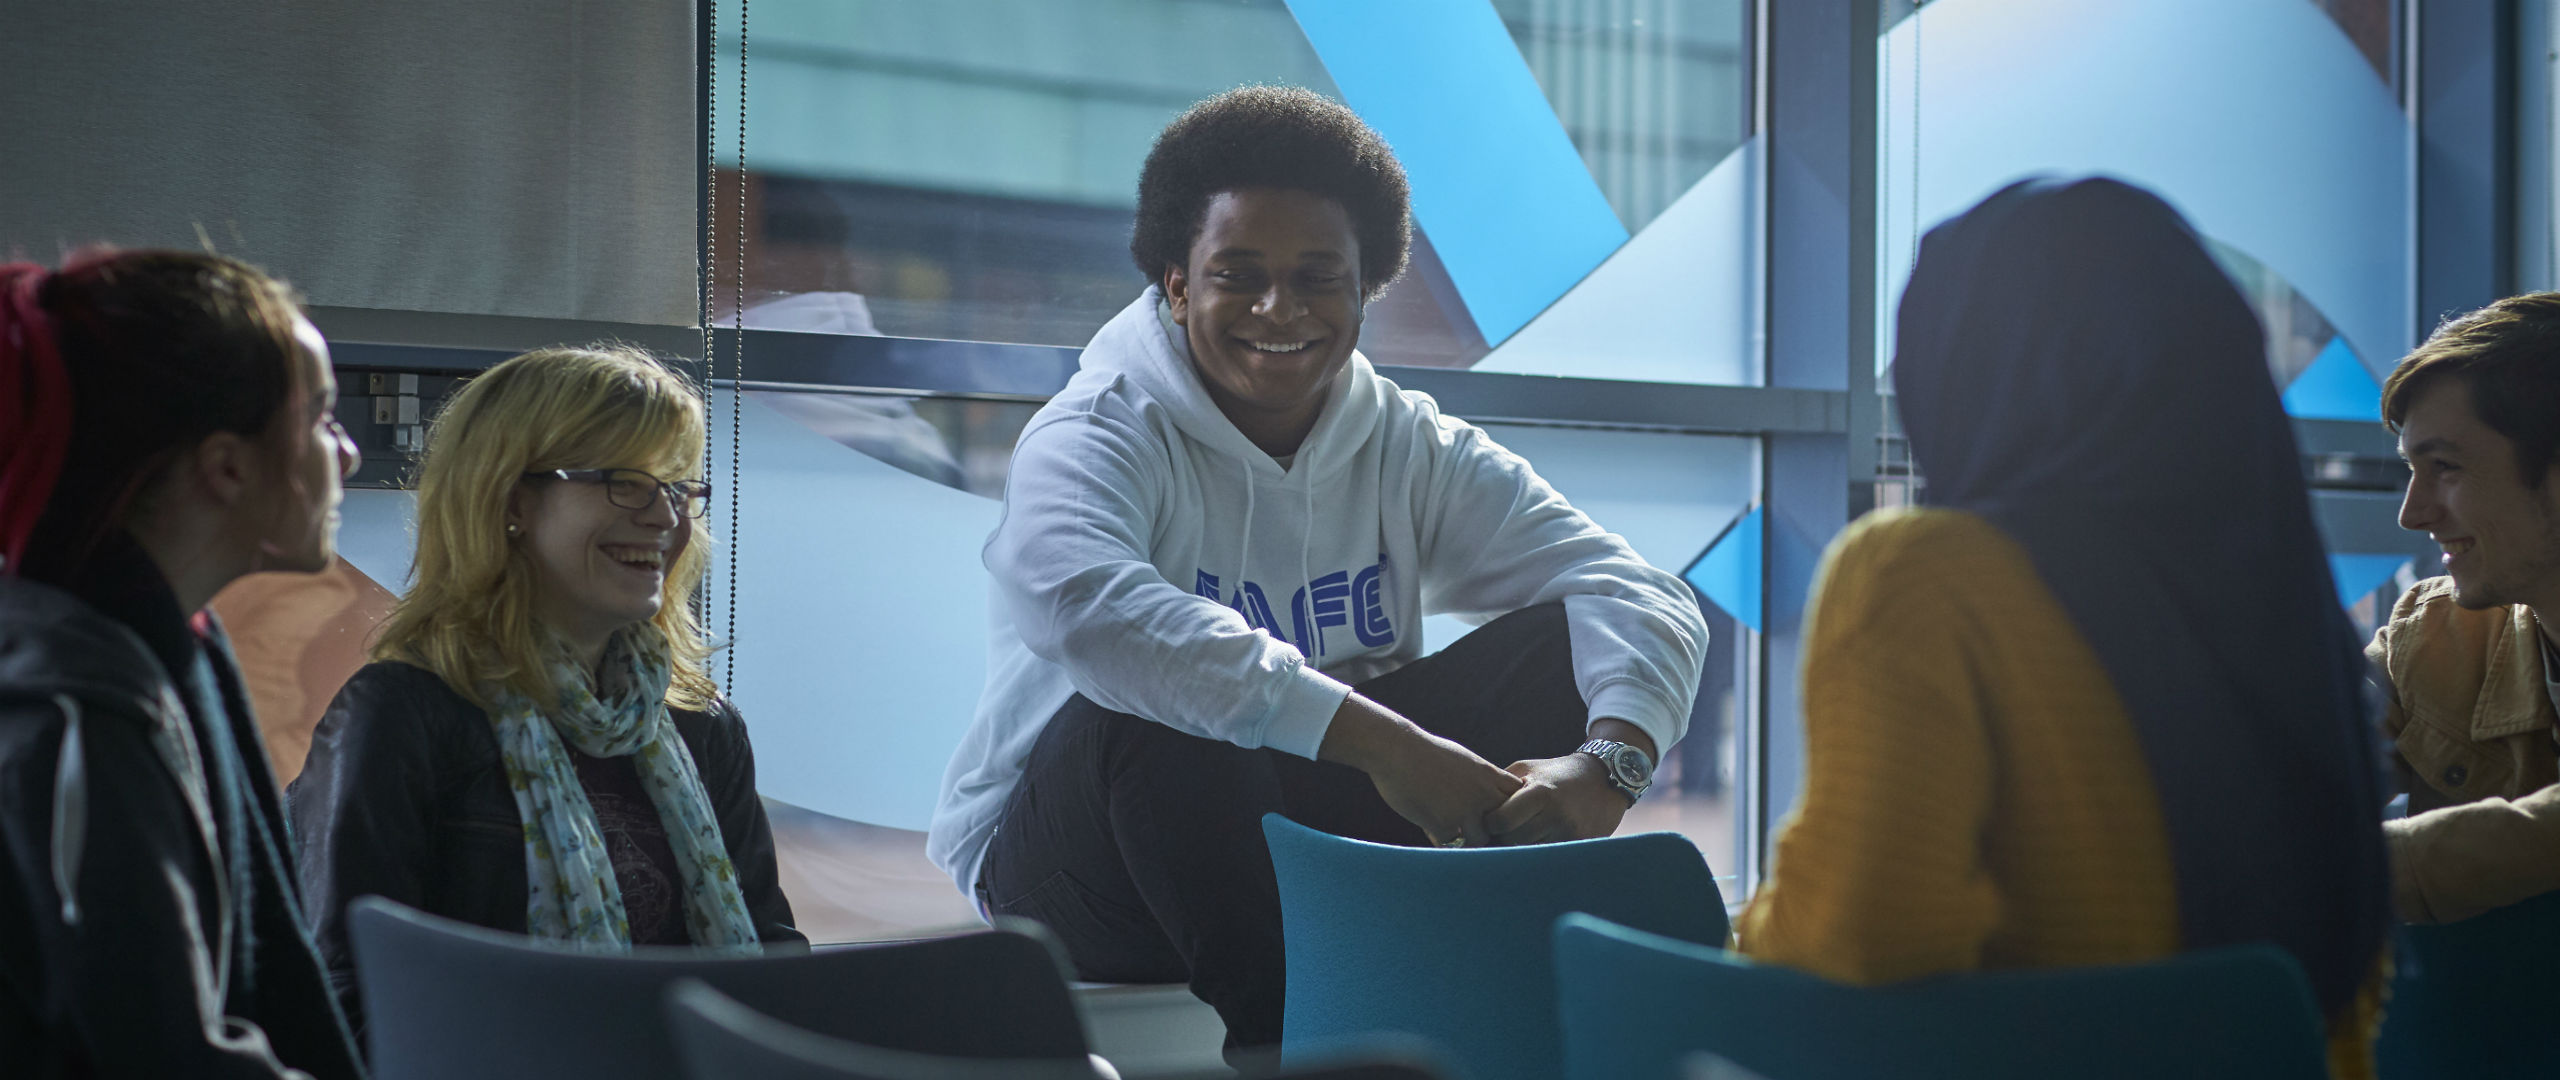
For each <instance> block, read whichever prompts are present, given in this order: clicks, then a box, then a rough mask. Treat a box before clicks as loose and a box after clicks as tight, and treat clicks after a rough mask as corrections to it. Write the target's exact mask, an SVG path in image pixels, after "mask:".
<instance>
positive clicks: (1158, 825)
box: [930, 87, 1707, 1048]
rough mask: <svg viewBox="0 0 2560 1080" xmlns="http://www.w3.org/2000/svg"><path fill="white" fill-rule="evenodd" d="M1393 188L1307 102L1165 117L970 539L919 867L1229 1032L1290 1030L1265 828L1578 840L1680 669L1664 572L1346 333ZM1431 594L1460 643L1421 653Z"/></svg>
mask: <svg viewBox="0 0 2560 1080" xmlns="http://www.w3.org/2000/svg"><path fill="white" fill-rule="evenodd" d="M1408 203H1409V198H1408V194H1407V188H1406V183H1405V177H1404V171H1403V168H1402V166H1400V165H1399V164H1398V163H1397V162H1396V160H1395V157H1394V155H1393V154H1392V153H1391V152H1390V151H1389V150H1388V148H1387V146H1386V144H1385V142H1384V141H1383V140H1382V139H1380V138H1379V136H1378V135H1377V133H1376V132H1374V131H1372V130H1370V128H1369V127H1368V126H1367V125H1366V124H1364V123H1362V122H1361V120H1360V119H1359V117H1358V116H1356V115H1355V114H1353V113H1352V112H1351V110H1349V109H1347V108H1345V107H1343V106H1341V105H1339V104H1336V103H1334V102H1332V101H1328V100H1326V99H1325V98H1323V97H1320V96H1318V95H1316V94H1313V93H1309V92H1307V91H1304V90H1294V89H1281V88H1272V87H1246V88H1243V89H1238V90H1234V91H1230V92H1228V93H1225V94H1221V95H1219V96H1217V97H1213V98H1210V99H1208V100H1206V101H1203V102H1201V103H1199V104H1198V105H1196V106H1194V107H1193V108H1192V109H1191V110H1190V111H1188V112H1187V113H1185V114H1184V115H1182V116H1181V117H1180V118H1179V119H1177V120H1175V121H1174V122H1173V124H1172V125H1171V126H1169V127H1167V128H1166V129H1165V131H1164V133H1163V134H1162V135H1161V136H1159V137H1158V139H1157V141H1156V144H1155V148H1154V150H1153V151H1152V152H1151V153H1150V154H1149V155H1148V157H1147V161H1146V165H1145V168H1144V171H1143V173H1142V175H1141V177H1140V179H1139V182H1138V211H1137V225H1136V230H1135V234H1134V236H1133V238H1132V240H1131V243H1130V253H1131V255H1132V256H1133V257H1134V258H1135V260H1136V262H1137V265H1138V268H1139V270H1140V271H1141V272H1143V273H1144V274H1145V276H1146V280H1147V281H1148V285H1147V286H1146V289H1145V291H1144V292H1143V293H1142V294H1140V295H1139V296H1138V298H1137V299H1136V300H1135V301H1134V302H1133V303H1131V304H1130V305H1129V307H1128V308H1127V309H1126V310H1124V311H1122V312H1121V313H1120V314H1119V315H1118V316H1117V317H1115V318H1113V319H1112V320H1111V321H1110V323H1109V324H1108V325H1105V326H1104V327H1103V328H1102V330H1101V331H1100V332H1099V333H1097V334H1096V335H1095V336H1094V338H1093V341H1092V343H1091V344H1090V345H1088V346H1087V347H1086V348H1085V351H1084V355H1083V359H1082V362H1081V370H1080V372H1079V373H1078V374H1077V375H1076V376H1075V378H1074V379H1073V380H1071V381H1070V382H1069V383H1068V384H1067V387H1066V389H1065V390H1063V391H1062V392H1060V393H1059V394H1058V395H1057V396H1056V397H1055V398H1054V399H1052V400H1051V401H1050V402H1049V404H1048V405H1047V406H1046V407H1045V408H1043V409H1041V410H1040V412H1039V414H1038V415H1037V416H1035V417H1034V418H1033V419H1032V421H1031V423H1030V425H1029V426H1028V427H1026V428H1025V429H1024V430H1023V433H1022V438H1021V441H1020V443H1019V444H1018V445H1017V447H1016V449H1015V451H1014V457H1013V471H1012V476H1011V478H1010V480H1009V482H1008V484H1007V487H1006V491H1005V500H1004V504H1005V506H1004V517H1003V520H1002V522H1001V524H999V525H998V526H997V528H996V531H995V534H994V536H992V537H991V538H990V539H989V540H988V542H987V547H986V553H985V558H986V565H987V570H988V572H989V573H990V574H991V575H992V576H993V579H994V580H993V585H994V590H993V591H994V595H995V597H996V600H995V603H994V605H993V607H994V610H993V612H992V621H993V628H992V629H993V633H992V635H991V636H992V640H993V644H992V646H991V651H990V655H989V658H988V659H989V663H988V680H987V686H986V690H985V692H984V695H983V697H982V698H981V699H980V702H979V708H978V714H977V718H976V721H975V723H974V724H973V726H972V727H971V729H970V731H969V734H968V735H967V737H966V738H965V739H964V741H963V742H962V744H961V747H960V749H959V751H958V753H957V754H956V755H955V757H954V759H953V761H952V763H951V766H950V770H949V772H948V773H947V774H946V776H945V778H944V781H943V796H942V801H941V805H940V807H939V808H938V810H937V811H936V813H935V816H934V822H933V829H932V837H931V845H930V850H931V853H932V855H933V856H934V858H935V859H936V860H937V861H938V862H939V863H940V864H941V865H942V867H943V868H944V869H945V870H947V871H949V872H950V873H951V874H952V876H953V878H954V880H955V881H957V882H958V883H959V885H960V887H961V888H962V889H963V890H965V891H968V892H970V893H972V894H973V895H975V896H976V897H977V899H978V901H979V903H980V905H981V906H982V908H983V910H985V911H986V912H988V913H990V914H1002V915H1015V916H1023V917H1028V918H1032V919H1036V920H1038V921H1040V922H1042V923H1045V924H1047V925H1048V926H1049V927H1050V928H1051V929H1052V930H1054V931H1055V932H1056V933H1057V935H1058V937H1059V938H1060V939H1062V940H1063V941H1064V942H1065V943H1066V946H1067V949H1068V952H1069V953H1070V955H1071V956H1072V957H1073V959H1074V961H1075V965H1076V967H1077V969H1078V971H1079V973H1080V974H1081V975H1082V976H1083V977H1084V978H1087V979H1094V980H1103V981H1114V982H1171V981H1187V982H1188V983H1190V985H1191V988H1192V990H1193V991H1194V992H1195V993H1196V994H1198V995H1199V996H1200V998H1201V999H1203V1000H1205V1001H1207V1002H1208V1003H1209V1004H1210V1005H1212V1006H1214V1007H1215V1008H1216V1009H1217V1010H1218V1012H1219V1014H1220V1016H1222V1017H1223V1018H1224V1019H1225V1021H1226V1024H1227V1028H1228V1045H1229V1046H1230V1048H1247V1047H1256V1046H1264V1045H1269V1044H1274V1043H1277V1042H1278V1041H1279V1039H1280V1031H1281V1005H1282V988H1283V977H1282V972H1283V959H1282V946H1281V931H1280V909H1279V897H1278V892H1277V888H1276V886H1275V884H1274V882H1273V875H1272V868H1271V861H1270V858H1269V855H1268V853H1267V852H1266V850H1265V848H1264V844H1263V838H1262V824H1261V819H1262V816H1263V815H1264V814H1265V813H1268V812H1278V813H1281V814H1284V815H1286V816H1288V817H1290V818H1292V819H1294V820H1296V821H1298V822H1300V823H1303V824H1306V825H1309V826H1312V827H1314V828H1318V829H1323V830H1326V831H1328V832H1332V833H1336V834H1339V835H1343V836H1349V837H1355V838H1358V839H1362V840H1370V841H1376V842H1381V843H1391V844H1406V845H1420V844H1437V845H1440V846H1444V847H1457V846H1482V845H1488V844H1532V843H1545V842H1551V841H1560V840H1576V839H1586V838H1591V837H1598V836H1606V835H1608V834H1609V833H1610V832H1611V831H1612V830H1614V829H1615V828H1616V827H1617V825H1618V822H1619V819H1620V818H1621V817H1622V816H1623V815H1624V814H1625V813H1626V811H1627V809H1628V808H1629V807H1630V806H1631V805H1632V804H1633V803H1634V801H1635V799H1636V798H1637V797H1638V796H1640V795H1641V794H1642V793H1643V791H1644V788H1645V786H1646V785H1647V784H1648V783H1649V782H1650V779H1651V774H1652V768H1653V762H1655V761H1657V760H1659V758H1660V755H1661V753H1662V751H1663V750H1664V749H1666V748H1668V747H1669V746H1670V745H1671V744H1672V743H1673V742H1675V741H1676V740H1678V739H1679V738H1680V736H1681V733H1682V731H1683V730H1684V729H1685V727H1686V726H1687V722H1688V717H1689V711H1690V704H1691V699H1692V697H1693V696H1694V695H1695V693H1696V688H1697V685H1698V676H1699V669H1700V664H1701V662H1702V658H1703V656H1704V655H1705V649H1706V633H1707V631H1706V625H1705V622H1704V620H1703V619H1702V617H1701V616H1700V614H1699V611H1698V608H1697V603H1696V600H1695V599H1694V598H1693V596H1692V594H1691V593H1690V591H1689V590H1688V588H1687V586H1686V585H1685V584H1683V583H1682V582H1681V581H1680V580H1679V579H1678V578H1677V577H1674V576H1673V575H1671V574H1668V573H1665V572H1663V571H1662V570H1659V569H1656V568H1654V567H1652V566H1649V565H1647V564H1646V563H1645V562H1644V560H1643V559H1642V558H1640V557H1638V556H1637V555H1636V554H1635V552H1634V551H1633V550H1631V549H1630V548H1629V547H1628V546H1627V544H1626V542H1625V541H1623V540H1621V539H1619V538H1618V537H1617V536H1614V535H1612V534H1610V533H1608V532H1607V531H1605V530H1603V529H1601V528H1600V527H1599V526H1598V525H1596V524H1594V523H1593V522H1592V521H1591V519H1590V518H1588V517H1586V516H1584V515H1583V514H1582V513H1581V512H1580V511H1578V510H1575V509H1574V508H1573V507H1572V506H1571V505H1568V504H1567V503H1566V502H1565V500H1564V499H1563V498H1562V497H1561V496H1559V495H1558V494H1557V493H1556V491H1555V489H1553V488H1551V487H1549V486H1548V485H1547V484H1546V482H1545V481H1543V480H1541V479H1539V477H1538V475H1537V473H1536V472H1534V471H1532V470H1531V469H1530V467H1529V464H1528V462H1526V461H1523V460H1521V459H1520V458H1519V457H1518V456H1517V455H1514V454H1512V453H1510V452H1509V451H1507V450H1504V449H1503V448H1502V447H1501V446H1499V445H1497V444H1495V443H1494V441H1493V440H1492V439H1491V438H1489V437H1487V436H1486V435H1485V433H1484V432H1483V431H1481V430H1479V429H1478V428H1476V427H1474V426H1473V425H1470V424H1468V423H1466V422H1465V421H1462V420H1459V419H1456V418H1454V417H1450V416H1446V415H1443V414H1442V413H1441V412H1440V410H1439V408H1438V406H1437V405H1436V404H1435V403H1434V402H1433V401H1432V400H1431V398H1430V397H1429V396H1428V395H1425V394H1421V393H1417V392H1414V391H1410V390H1400V389H1398V388H1397V387H1396V385H1395V384H1394V383H1392V382H1390V381H1388V380H1387V379H1386V378H1384V377H1383V376H1381V375H1380V374H1379V373H1378V372H1377V371H1376V369H1374V368H1372V367H1371V366H1370V363H1369V361H1368V360H1367V359H1365V358H1364V357H1362V356H1361V355H1360V353H1359V352H1358V351H1357V348H1356V347H1357V345H1358V344H1359V339H1360V327H1361V320H1362V315H1363V313H1364V311H1365V309H1366V307H1367V305H1368V304H1369V302H1371V301H1373V300H1375V299H1376V298H1377V297H1378V296H1379V294H1380V293H1382V292H1384V291H1385V290H1386V288H1387V286H1388V285H1389V284H1391V283H1392V282H1394V281H1395V279H1396V277H1397V275H1398V274H1400V273H1401V272H1402V271H1403V269H1404V265H1405V256H1406V249H1407V247H1408V246H1409V243H1410V240H1411V235H1412V231H1411V226H1410V224H1409V222H1408V214H1409V209H1408ZM1442 612H1446V613H1452V614H1456V615H1460V616H1463V617H1466V618H1468V619H1469V620H1471V621H1474V622H1478V623H1480V624H1481V626H1480V627H1479V628H1478V629H1477V630H1475V631H1474V632H1472V633H1470V634H1468V635H1467V636H1466V637H1464V638H1462V639H1460V640H1459V641H1457V642H1455V643H1453V644H1451V645H1450V646H1449V647H1447V648H1445V649H1443V650H1441V651H1440V652H1439V653H1437V654H1435V655H1430V656H1425V655H1424V653H1423V644H1422V637H1421V630H1422V620H1423V617H1424V616H1425V615H1428V614H1435V613H1442ZM1451 900H1452V902H1453V903H1462V902H1465V898H1459V897H1453V898H1451Z"/></svg>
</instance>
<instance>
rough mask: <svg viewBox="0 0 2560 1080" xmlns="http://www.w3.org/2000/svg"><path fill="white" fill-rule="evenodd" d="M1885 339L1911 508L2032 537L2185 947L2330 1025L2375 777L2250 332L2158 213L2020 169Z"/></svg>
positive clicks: (2106, 183)
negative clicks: (2272, 987) (2138, 750)
mask: <svg viewBox="0 0 2560 1080" xmlns="http://www.w3.org/2000/svg"><path fill="white" fill-rule="evenodd" d="M1898 326H1899V331H1900V340H1899V343H1898V349H1897V355H1896V359H1895V365H1896V368H1895V372H1894V387H1895V389H1896V391H1897V392H1898V394H1899V397H1900V403H1901V409H1902V419H1903V424H1904V427H1905V428H1906V430H1907V431H1908V432H1909V435H1910V439H1911V453H1912V457H1913V459H1914V461H1915V462H1916V463H1917V464H1918V466H1919V468H1920V471H1921V474H1922V476H1923V477H1924V479H1925V481H1926V484H1927V489H1926V496H1925V497H1926V501H1927V502H1929V503H1930V504H1932V505H1937V506H1944V507H1948V508H1952V509H1957V510H1965V511H1970V512H1972V513H1974V514H1978V515H1980V516H1982V517H1984V518H1987V519H1989V520H1990V521H1991V522H1992V523H1993V524H1995V525H1998V526H1999V527H2000V529H2001V530H2002V531H2003V532H2005V533H2007V534H2008V535H2009V536H2010V537H2012V538H2013V539H2015V540H2017V542H2018V543H2019V544H2020V545H2022V546H2023V547H2025V548H2026V550H2027V554H2028V556H2029V557H2030V558H2032V559H2033V560H2034V563H2035V567H2036V571H2037V573H2038V574H2039V576H2041V577H2042V578H2043V580H2044V582H2045V584H2046V585H2047V586H2048V587H2050V588H2051V589H2052V590H2053V592H2054V594H2055V596H2057V597H2058V598H2059V599H2060V600H2061V602H2062V606H2063V609H2064V610H2065V611H2066V612H2068V613H2069V614H2070V616H2071V620H2072V622H2073V623H2074V624H2075V625H2077V626H2078V627H2079V630H2080V633H2081V634H2082V636H2084V637H2086V638H2087V639H2088V641H2089V644H2090V646H2091V647H2092V648H2094V649H2095V650H2096V652H2097V655H2098V659H2099V661H2100V663H2101V664H2103V665H2104V666H2105V668H2106V671H2107V674H2108V676H2109V677H2110V678H2111V679H2112V680H2113V681H2114V684H2115V689H2116V693H2117V694H2118V695H2119V696H2120V697H2122V698H2123V700H2124V704H2125V710H2126V712H2127V713H2128V714H2130V715H2131V717H2132V720H2133V724H2134V728H2135V731H2136V732H2137V734H2138V735H2139V736H2140V739H2141V742H2142V747H2143V752H2144V756H2145V757H2146V758H2147V759H2148V761H2149V763H2150V768H2151V779H2152V783H2153V785H2154V786H2155V787H2156V788H2157V789H2158V791H2159V797H2160V809H2161V814H2162V817H2163V819H2164V821H2165V823H2166V824H2167V826H2168V832H2169V844H2170V852H2171V855H2172V858H2173V861H2174V863H2175V867H2176V872H2177V895H2178V916H2179V925H2180V928H2181V931H2182V937H2183V940H2184V943H2185V946H2186V947H2187V948H2190V949H2202V948H2210V947H2214V946H2222V945H2233V944H2239V943H2243V942H2254V941H2266V942H2273V943H2275V944H2277V945H2279V946H2282V947H2283V948H2284V949H2286V950H2287V951H2289V952H2291V953H2292V954H2293V955H2294V957H2295V958H2296V959H2298V960H2300V961H2301V962H2302V966H2303V968H2304V970H2305V971H2306V972H2307V973H2308V974H2309V975H2310V978H2311V985H2312V988H2313V990H2314V992H2315V993H2316V994H2317V996H2318V998H2319V1001H2320V1003H2321V1005H2322V1007H2323V1008H2324V1009H2325V1010H2327V1011H2328V1013H2329V1015H2332V1016H2335V1015H2337V1013H2338V1010H2339V1008H2340V1007H2341V1006H2342V1005H2343V1004H2345V1003H2346V1002H2347V1001H2348V1000H2350V999H2351V998H2352V997H2353V996H2354V995H2355V993H2356V991H2357V989H2358V987H2359V986H2361V985H2362V984H2363V982H2364V981H2365V979H2366V978H2367V977H2368V976H2369V975H2370V973H2371V972H2372V970H2373V964H2374V959H2375V957H2376V955H2377V954H2378V952H2379V950H2380V949H2381V947H2382V935H2383V930H2384V925H2385V920H2386V917H2387V904H2388V892H2387V890H2388V880H2387V877H2386V874H2387V870H2386V866H2385V863H2384V861H2383V850H2382V834H2381V828H2380V825H2379V822H2380V819H2381V816H2382V797H2381V777H2380V772H2379V766H2378V765H2377V758H2376V754H2375V743H2374V736H2373V732H2372V727H2371V724H2370V722H2369V720H2368V719H2367V717H2366V712H2365V709H2364V705H2363V698H2362V696H2361V694H2360V691H2359V686H2360V680H2361V678H2362V676H2363V661H2362V658H2361V656H2360V655H2359V653H2358V651H2357V648H2356V641H2355V638H2354V634H2353V631H2352V630H2350V629H2349V627H2348V624H2347V621H2346V618H2345V615H2344V613H2343V612H2341V611H2340V610H2339V608H2338V603H2337V592H2336V590H2335V588H2334V587H2333V586H2332V585H2331V584H2330V579H2329V571H2328V567H2327V565H2326V563H2325V562H2324V561H2323V559H2322V556H2321V545H2320V537H2319V534H2318V533H2317V532H2315V531H2314V530H2313V527H2312V519H2311V506H2310V500H2309V497H2308V494H2307V493H2306V492H2305V491H2304V489H2303V484H2302V471H2301V470H2302V465H2301V460H2300V458H2299V456H2298V453H2297V451H2296V449H2295V446H2294V441H2293V431H2292V428H2291V426H2290V425H2289V423H2288V422H2287V421H2286V419H2285V416H2284V412H2283V409H2282V407H2281V406H2280V405H2279V404H2278V401H2277V397H2276V391H2275V387H2274V385H2273V382H2272V380H2271V379H2269V378H2268V374H2267V366H2266V359H2265V352H2264V348H2265V347H2264V344H2263V342H2264V339H2263V336H2262V334H2261V332H2260V330H2259V326H2258V321H2257V318H2256V317H2255V316H2254V315H2253V314H2252V313H2251V312H2250V310H2249V308H2248V306H2247V305H2246V304H2245V303H2244V302H2243V301H2242V300H2241V298H2240V296H2239V294H2238V293H2237V292H2235V291H2234V290H2233V289H2232V287H2231V284H2230V282H2229V281H2228V280H2227V279H2226V278H2225V277H2224V276H2223V274H2222V272H2221V271H2220V270H2219V269H2218V268H2217V267H2216V266H2215V265H2214V263H2213V261H2212V259H2211V258H2209V257H2208V256H2207V255H2206V254H2205V251H2204V248H2203V246H2202V245H2201V244H2200V243H2199V242H2198V241H2197V239H2196V236H2195V234H2194V233H2193V232H2191V231H2190V230H2189V229H2188V227H2187V225H2186V222H2185V221H2184V220H2182V219H2181V218H2180V217H2179V216H2178V214H2177V212H2176V211H2174V210H2172V209H2170V208H2169V206H2168V205H2167V204H2165V203H2163V202H2161V201H2160V200H2159V199H2158V198H2157V197H2155V196H2153V195H2151V194H2149V193H2148V192H2145V191H2142V190H2140V189H2138V188H2133V187H2129V186H2127V185H2125V184H2122V183H2118V182H2115V181H2112V180H2081V181H2076V182H2060V181H2027V182H2023V183H2019V184H2016V185H2013V186H2011V187H2009V188H2006V189H2004V190H2002V191H2001V192H1999V193H1998V194H1996V195H1993V196H1992V197H1990V198H1989V199H1987V200H1985V201H1984V202H1983V203H1982V204H1981V205H1980V206H1977V207H1975V208H1973V209H1972V210H1970V211H1968V212H1966V213H1965V214H1964V215H1963V216H1962V217H1959V218H1957V219H1955V220H1953V221H1950V222H1948V223H1946V224H1944V225H1940V226H1939V227H1937V228H1935V229H1932V230H1930V232H1929V235H1928V238H1927V240H1926V241H1925V242H1924V243H1923V245H1922V247H1921V249H1920V262H1919V265H1918V266H1917V267H1916V268H1915V269H1914V271H1913V273H1912V276H1911V284H1910V287H1909V289H1908V291H1907V292H1906V293H1905V294H1904V296H1903V299H1902V309H1901V318H1900V322H1899V323H1898Z"/></svg>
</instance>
